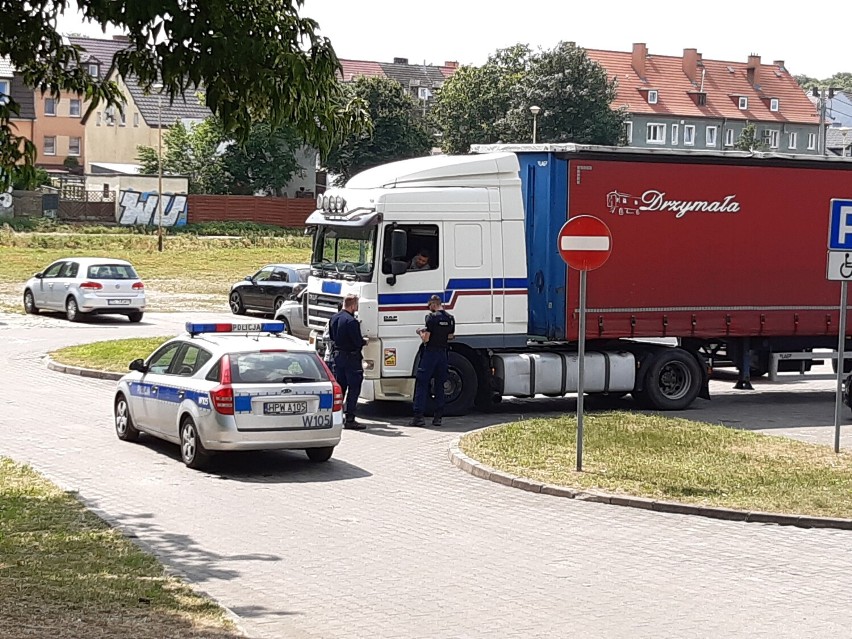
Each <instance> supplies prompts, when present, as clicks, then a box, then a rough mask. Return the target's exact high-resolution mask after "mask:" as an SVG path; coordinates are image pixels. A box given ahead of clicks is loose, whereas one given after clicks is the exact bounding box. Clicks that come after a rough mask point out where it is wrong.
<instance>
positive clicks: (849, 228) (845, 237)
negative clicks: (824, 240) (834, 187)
mask: <svg viewBox="0 0 852 639" xmlns="http://www.w3.org/2000/svg"><path fill="white" fill-rule="evenodd" d="M828 250H829V251H850V250H852V200H832V201H831V215H830V217H829V225H828Z"/></svg>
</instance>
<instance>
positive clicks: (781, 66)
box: [772, 60, 786, 71]
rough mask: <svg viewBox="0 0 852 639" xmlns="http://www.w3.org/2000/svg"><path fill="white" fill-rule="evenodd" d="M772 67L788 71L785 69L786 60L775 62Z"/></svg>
mask: <svg viewBox="0 0 852 639" xmlns="http://www.w3.org/2000/svg"><path fill="white" fill-rule="evenodd" d="M772 65H773V66H776V67H779V68H781V69H784V70H785V71H786V68H785V67H784V60H773V62H772Z"/></svg>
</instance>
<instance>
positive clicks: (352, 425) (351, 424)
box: [343, 415, 367, 430]
mask: <svg viewBox="0 0 852 639" xmlns="http://www.w3.org/2000/svg"><path fill="white" fill-rule="evenodd" d="M343 427H344V428H345V429H347V430H364V429H365V428H367V427H366V426H365V425H364V424H361V423H359V422H356V421H355V415H347V416H346V421H345V422H344V423H343Z"/></svg>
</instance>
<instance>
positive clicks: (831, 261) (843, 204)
mask: <svg viewBox="0 0 852 639" xmlns="http://www.w3.org/2000/svg"><path fill="white" fill-rule="evenodd" d="M826 278H828V279H829V280H832V281H839V282H840V321H839V322H838V327H837V328H838V335H837V388H836V389H835V394H834V452H835V453H839V452H840V413H841V412H842V410H843V374H844V369H845V363H846V305H847V299H848V297H847V295H848V291H847V285H848V283H849V280H850V279H852V200H840V199H834V200H832V201H831V207H830V210H829V216H828V259H827V260H826Z"/></svg>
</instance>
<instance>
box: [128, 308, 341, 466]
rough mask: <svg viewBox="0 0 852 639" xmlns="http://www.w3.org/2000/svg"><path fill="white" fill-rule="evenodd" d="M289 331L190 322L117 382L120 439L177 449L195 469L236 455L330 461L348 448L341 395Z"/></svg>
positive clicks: (277, 325) (273, 325)
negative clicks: (295, 453)
mask: <svg viewBox="0 0 852 639" xmlns="http://www.w3.org/2000/svg"><path fill="white" fill-rule="evenodd" d="M284 329H285V327H284V323H283V322H262V323H257V324H232V323H225V324H216V323H214V324H196V323H192V322H188V323H187V324H186V333H185V334H183V335H180V336H178V337H175V338H173V339H171V340H169V341H167V342H166V343H165V344H163V345H162V346H160V347H159V348H158V349H157V350H155V351H154V352H153V353H152V354H151V355H150V356H149V357H148V358H147V359H145V360H142V359H137V360H134V361H133V362H131V363H130V370H131V371H132V372H130V373H128V374H127V375H125V376H124V377H122V378H121V379H120V380H119V381H118V388H117V390H116V393H115V404H114V405H115V432H116V434H117V435H118V438H119V439H121V440H123V441H136V439H138V437H139V434H140V433H145V434H147V435H151V436H153V437H158V438H160V439H164V440H166V441H170V442H173V443H175V444H179V445H180V451H181V458H182V459H183V462H184V463H185V464H186V465H187V466H189V467H190V468H203V467H204V466H205V465H206V464H207V463H208V462H209V459H210V453H211V452H212V451H231V450H271V449H304V450H305V452H306V453H307V455H308V458H309V459H310V460H311V461H314V462H324V461H328V460H329V459H330V458H331V456H332V454H333V452H334V447H335V446H337V444H338V443H340V436H341V430H342V427H343V412H342V411H343V395H342V393H341V390H340V386H339V385H338V384H337V382H336V381H335V380H334V377H333V376H332V374H331V371H329V369H328V367H327V366H326V365H325V362H323V361H322V359H320V357H319V356H318V355H317V353H316V351H314V350H313V348H311V347H310V346H308V344H307V343H305V342H303V341H302V340H300V339H297V338H295V337H291V336H289V335H287V334H285V333H284Z"/></svg>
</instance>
